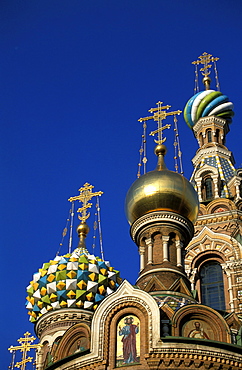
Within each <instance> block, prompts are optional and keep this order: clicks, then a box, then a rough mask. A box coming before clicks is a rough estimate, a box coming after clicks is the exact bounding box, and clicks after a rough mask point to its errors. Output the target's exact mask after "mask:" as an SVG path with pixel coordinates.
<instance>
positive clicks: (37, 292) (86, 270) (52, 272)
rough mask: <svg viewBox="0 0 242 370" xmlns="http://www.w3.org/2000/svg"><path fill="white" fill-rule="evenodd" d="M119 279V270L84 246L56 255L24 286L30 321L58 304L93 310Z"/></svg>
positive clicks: (60, 307)
mask: <svg viewBox="0 0 242 370" xmlns="http://www.w3.org/2000/svg"><path fill="white" fill-rule="evenodd" d="M121 282H122V279H121V278H120V277H119V271H117V270H115V269H114V268H113V267H110V264H109V262H108V261H104V260H102V259H101V258H99V257H95V256H94V255H91V254H89V253H88V251H87V250H86V249H85V248H77V249H75V250H74V252H72V253H71V254H66V255H64V256H57V257H55V258H54V259H53V260H51V261H49V262H48V263H44V264H43V266H42V268H41V269H39V271H38V272H37V273H35V274H34V275H33V280H32V281H31V282H30V285H29V286H28V287H27V293H28V296H27V302H26V308H27V309H28V311H29V312H28V314H29V315H30V321H31V322H36V321H37V320H38V318H39V317H41V316H42V315H44V314H45V313H47V312H49V311H53V310H59V309H62V308H82V309H87V310H91V311H94V310H95V309H96V308H97V306H98V304H99V303H100V302H101V301H102V300H103V299H104V298H105V297H106V296H108V295H109V294H111V293H113V292H114V291H115V290H116V289H117V288H118V287H119V285H120V284H121Z"/></svg>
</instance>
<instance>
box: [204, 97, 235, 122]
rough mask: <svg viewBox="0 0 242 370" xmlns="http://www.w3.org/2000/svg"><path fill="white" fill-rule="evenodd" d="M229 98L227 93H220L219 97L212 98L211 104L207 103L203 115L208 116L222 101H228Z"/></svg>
mask: <svg viewBox="0 0 242 370" xmlns="http://www.w3.org/2000/svg"><path fill="white" fill-rule="evenodd" d="M228 100H229V98H228V97H227V95H220V96H218V97H217V98H215V99H212V101H211V102H210V103H209V104H207V106H206V108H205V109H204V110H203V112H202V117H206V116H208V115H209V113H210V112H211V110H213V109H214V108H216V107H217V106H218V105H220V104H222V103H226V102H227V101H228Z"/></svg>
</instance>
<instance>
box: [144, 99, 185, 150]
mask: <svg viewBox="0 0 242 370" xmlns="http://www.w3.org/2000/svg"><path fill="white" fill-rule="evenodd" d="M156 104H157V107H156V108H151V109H150V110H149V111H148V112H150V113H154V114H153V116H148V117H143V118H140V119H138V121H139V122H144V121H148V120H150V119H153V120H154V121H155V122H157V125H158V128H157V130H155V131H152V132H151V133H150V136H155V135H156V134H157V140H155V139H154V142H155V143H156V144H158V145H160V144H163V143H164V142H165V141H166V137H163V131H164V130H165V129H167V128H168V129H169V128H170V127H171V125H170V124H167V125H165V126H162V121H163V120H164V119H166V117H167V116H174V115H176V114H178V115H179V114H181V113H182V111H181V110H177V111H175V112H166V110H168V109H169V108H170V107H171V106H170V105H165V106H162V104H163V103H162V102H161V101H158V103H156Z"/></svg>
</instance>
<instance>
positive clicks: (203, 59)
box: [192, 52, 219, 77]
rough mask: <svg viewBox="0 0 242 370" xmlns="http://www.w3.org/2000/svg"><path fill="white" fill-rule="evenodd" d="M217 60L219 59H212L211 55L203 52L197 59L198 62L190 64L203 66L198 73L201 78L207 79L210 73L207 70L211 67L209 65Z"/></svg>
mask: <svg viewBox="0 0 242 370" xmlns="http://www.w3.org/2000/svg"><path fill="white" fill-rule="evenodd" d="M217 60H219V58H217V57H213V56H212V54H208V53H206V52H204V53H203V54H202V55H200V57H198V60H195V61H194V62H192V64H203V65H204V67H203V68H201V69H200V71H201V73H202V75H203V76H205V77H207V76H208V75H210V73H211V71H209V68H211V67H212V65H211V64H209V63H211V62H216V61H217Z"/></svg>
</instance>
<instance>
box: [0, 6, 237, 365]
mask: <svg viewBox="0 0 242 370" xmlns="http://www.w3.org/2000/svg"><path fill="white" fill-rule="evenodd" d="M241 11H242V2H241V1H240V0H230V1H227V0H226V1H224V0H220V1H216V0H213V1H207V0H205V1H203V2H200V1H196V0H195V1H189V0H183V1H180V0H170V1H163V0H159V1H158V0H137V1H136V0H128V1H127V0H122V1H119V0H113V1H109V0H106V1H104V0H99V1H94V0H90V1H84V0H71V1H67V0H58V1H57V0H51V1H50V0H48V1H47V0H41V1H30V0H25V1H23V0H21V1H20V0H19V1H17V0H12V1H8V0H2V1H1V3H0V29H1V32H0V50H1V58H0V122H1V138H0V140H1V145H0V147H1V158H2V160H1V174H2V181H1V225H2V232H1V246H2V254H3V255H2V262H3V263H2V266H3V275H2V279H3V282H2V287H3V289H2V303H1V317H2V318H3V323H2V333H4V336H2V339H1V341H2V343H1V355H0V357H1V359H3V360H1V362H2V368H3V369H7V366H8V365H9V363H10V360H11V356H10V354H9V353H8V351H7V348H8V347H9V346H10V345H16V344H17V342H16V340H17V339H18V338H19V337H21V336H23V334H24V333H25V332H26V331H27V330H29V331H30V332H31V333H32V334H34V328H33V325H32V324H31V323H29V321H28V315H27V310H26V309H25V297H26V293H25V288H26V286H27V285H28V283H29V281H30V280H31V279H32V274H33V273H34V272H36V271H37V270H38V268H40V267H41V266H42V263H43V262H48V261H49V260H50V259H52V258H54V257H55V254H56V252H57V250H58V249H59V243H60V241H61V236H62V230H63V228H64V227H65V224H66V219H67V217H68V212H69V208H70V204H69V202H67V199H68V198H69V197H70V196H74V195H77V194H78V189H79V188H80V187H81V186H82V185H83V184H84V183H85V182H89V183H91V184H93V185H94V186H95V189H94V190H95V191H98V190H102V191H103V192H104V195H103V196H102V197H101V199H100V201H101V220H102V231H103V244H104V252H105V258H106V259H108V260H110V262H111V265H113V266H114V267H115V268H116V269H119V270H120V271H121V276H122V277H123V278H127V279H128V280H129V281H130V282H131V283H135V280H136V278H137V276H138V261H139V258H138V252H137V247H136V245H135V244H134V243H133V242H132V240H131V239H130V236H129V225H128V223H127V221H126V218H125V214H124V200H125V195H126V192H127V190H128V188H129V187H130V185H131V184H132V182H133V181H134V180H135V179H136V173H137V164H138V160H139V148H140V142H141V134H142V130H141V124H140V123H139V122H138V121H137V120H138V119H139V118H140V117H143V116H146V115H147V113H148V112H147V111H148V109H150V108H151V107H155V103H156V102H157V101H158V100H161V101H163V102H164V103H165V104H169V105H171V106H172V108H171V109H172V110H177V109H180V110H183V109H184V106H185V104H186V102H187V100H188V99H189V98H190V97H191V96H192V95H193V88H194V68H193V66H192V64H191V62H192V61H193V60H196V59H197V57H198V56H199V55H201V54H202V53H203V52H204V51H206V52H208V53H211V54H212V55H213V56H217V57H219V58H220V60H219V61H218V64H217V66H218V71H219V79H220V86H221V91H222V92H223V93H224V94H227V95H228V96H229V98H230V100H231V101H232V102H233V103H234V105H235V117H234V120H233V123H232V125H231V132H230V133H229V134H228V137H227V146H228V148H229V149H230V150H232V151H233V153H234V156H235V160H236V166H237V167H239V166H241V162H242V158H241V151H240V142H241V127H240V122H241V118H242V104H241V101H240V97H241V82H242V72H241V57H242V52H241V37H242V24H241ZM213 87H215V84H214V81H213V83H212V88H213ZM201 88H202V87H201ZM178 124H179V132H180V140H181V149H182V152H183V166H184V169H185V176H186V177H187V178H189V177H190V174H191V172H192V165H191V158H192V157H193V156H194V154H195V151H196V150H197V143H196V140H195V138H194V136H193V134H192V132H191V131H190V129H189V128H188V127H187V126H186V125H185V123H184V120H183V118H182V117H181V116H180V118H179V121H178ZM149 127H150V130H151V129H154V128H155V125H153V126H152V123H150V126H149ZM172 143H173V137H172V132H171V130H170V132H169V133H168V132H167V146H168V154H167V159H166V163H167V165H168V167H169V169H171V170H173V169H174V166H173V149H172ZM153 147H154V146H153V143H152V141H151V140H150V141H149V142H148V151H149V156H148V165H147V166H148V170H152V169H154V167H155V162H156V159H155V158H154V156H153V154H152V150H153ZM76 225H77V222H76ZM89 226H90V227H92V220H90V223H89ZM75 243H77V240H76V239H75V241H74V246H75ZM67 245H68V238H66V240H65V242H64V245H63V248H62V250H61V254H65V253H67V248H68V247H67ZM91 245H92V231H90V234H89V237H88V238H87V247H88V248H89V249H91ZM95 254H97V255H99V254H100V253H99V250H98V246H97V247H96V250H95ZM27 369H31V366H30V365H28V367H27Z"/></svg>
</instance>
